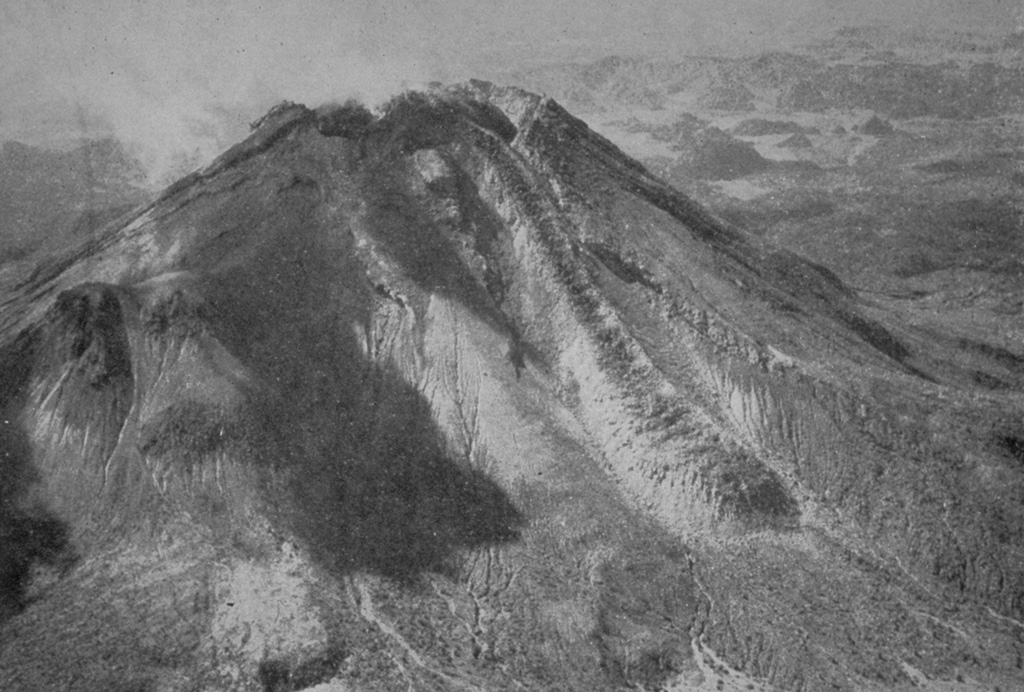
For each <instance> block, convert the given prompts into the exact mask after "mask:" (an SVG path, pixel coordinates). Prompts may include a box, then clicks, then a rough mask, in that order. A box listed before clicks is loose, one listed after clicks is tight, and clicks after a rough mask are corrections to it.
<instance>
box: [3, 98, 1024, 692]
mask: <svg viewBox="0 0 1024 692" xmlns="http://www.w3.org/2000/svg"><path fill="white" fill-rule="evenodd" d="M253 127H254V129H253V132H252V133H251V135H250V136H249V137H248V138H247V139H246V140H245V141H243V142H241V143H239V144H238V145H236V146H235V147H233V148H231V149H229V150H228V151H226V152H225V153H224V154H223V155H221V156H220V157H219V158H218V159H217V160H215V161H214V162H213V163H212V164H211V165H210V166H208V167H207V168H205V169H203V170H200V171H198V172H196V173H194V174H192V175H190V176H188V177H186V178H184V179H182V180H181V181H179V182H177V183H175V184H174V185H172V186H171V187H169V188H168V189H167V190H165V191H164V192H163V193H162V194H160V196H159V197H158V198H157V199H155V200H154V201H153V202H152V203H149V204H148V205H146V206H144V207H142V208H140V209H139V210H138V211H137V212H135V213H133V214H131V215H128V216H127V217H123V218H122V219H121V220H119V221H116V222H113V223H111V224H110V225H108V226H106V227H105V229H104V230H102V232H98V233H96V234H95V235H93V236H92V237H91V238H89V239H88V240H87V241H85V242H83V243H82V244H80V245H79V246H77V247H73V248H68V249H67V250H66V251H64V252H62V253H58V254H54V255H52V256H50V257H49V258H47V259H46V260H44V261H42V262H40V263H38V264H36V265H35V266H32V267H26V266H24V265H23V264H10V265H6V266H4V267H0V300H2V313H0V409H2V411H0V413H2V416H0V481H2V485H0V688H2V689H4V690H10V691H14V690H26V691H28V690H32V691H37V690H90V691H91V690H101V689H102V690H121V691H124V692H128V691H129V690H132V691H135V690H138V691H142V690H145V691H150V690H153V691H156V690H262V691H266V692H271V691H281V690H306V689H309V690H317V691H318V692H328V691H339V692H340V691H341V690H392V689H395V690H406V689H416V690H462V689H467V690H523V689H529V690H587V691H590V690H619V689H634V690H640V689H643V690H656V689H664V690H713V689H715V690H772V689H778V690H801V691H804V692H817V691H821V690H876V689H911V688H925V689H929V688H931V689H936V690H939V689H941V690H952V689H956V690H961V689H963V690H973V689H977V690H983V689H984V690H991V689H994V688H1000V689H1002V690H1010V689H1020V686H1021V685H1022V684H1024V670H1022V666H1024V622H1022V620H1024V451H1022V450H1024V424H1022V423H1021V420H1022V417H1021V414H1022V411H1024V399H1022V394H1021V393H1022V385H1024V358H1022V357H1021V356H1019V355H1017V354H1015V353H1013V352H1011V351H1010V350H1008V349H1007V348H1006V347H1005V345H1003V346H1000V345H997V344H990V343H987V342H984V341H973V340H970V339H965V338H963V337H962V336H953V335H946V334H942V333H936V332H925V331H923V330H921V329H918V328H915V327H912V326H909V325H908V323H907V322H906V321H904V320H901V319H900V316H899V315H898V314H895V313H892V312H890V311H889V309H888V308H885V307H884V306H883V305H881V304H878V303H875V302H872V300H871V299H870V298H868V297H865V296H864V295H861V294H860V293H858V292H857V291H855V290H854V289H852V288H850V287H848V286H846V285H844V283H843V282H841V281H840V280H839V279H838V278H836V276H834V275H833V274H832V273H830V272H829V271H828V270H826V269H824V268H822V267H820V266H818V265H815V264H813V263H811V262H809V261H807V260H804V259H802V258H800V257H798V256H797V255H794V254H792V253H790V252H788V251H785V250H782V249H779V248H777V247H775V246H772V245H770V244H768V243H766V242H764V241H762V240H760V239H758V238H756V237H752V236H749V235H747V234H746V233H745V232H742V231H740V230H737V229H735V228H732V227H730V226H729V225H727V224H725V223H723V222H721V221H720V220H718V219H717V218H715V217H713V216H712V215H711V214H709V213H708V212H706V211H704V210H703V209H702V208H700V207H699V206H698V205H697V204H696V203H694V202H693V201H692V200H690V199H689V198H688V197H686V196H685V195H684V194H682V193H680V192H678V191H677V190H675V189H673V188H671V187H670V186H668V185H667V184H665V183H663V182H661V181H660V180H659V179H657V178H656V177H654V176H652V175H651V174H650V173H649V172H648V171H647V170H646V169H645V168H644V167H643V166H641V165H640V164H638V163H636V162H635V161H633V160H631V159H629V158H628V157H627V156H625V155H624V154H622V153H621V152H620V151H619V150H618V149H617V148H616V147H614V146H613V145H612V144H611V143H609V142H608V141H607V140H605V139H603V138H602V137H600V136H598V135H597V134H595V133H593V132H592V131H590V129H589V128H588V127H587V125H586V124H584V123H583V122H582V121H580V120H578V119H576V118H574V117H573V116H571V115H570V114H569V113H567V112H566V111H565V110H564V109H562V108H561V107H560V106H559V105H558V104H557V103H555V102H554V101H552V100H551V99H549V98H544V97H540V96H536V95H533V94H530V93H527V92H524V91H521V90H518V89H514V88H506V87H497V86H494V85H491V84H487V83H482V82H470V83H468V84H465V85H461V86H456V87H449V88H437V89H435V90H432V91H428V92H424V93H407V94H404V95H402V96H399V97H396V98H395V99H393V100H392V101H391V102H390V103H389V104H388V105H387V106H386V107H385V108H384V109H383V111H382V113H381V114H379V115H375V114H371V113H370V112H369V111H367V110H365V109H364V108H362V107H361V106H359V105H357V104H352V103H349V104H346V105H343V106H329V107H321V108H318V109H316V110H311V109H309V108H306V107H304V106H300V105H295V104H282V105H280V106H278V107H276V108H275V109H273V110H272V111H271V112H269V113H268V114H267V115H266V116H265V117H264V118H263V119H261V120H260V121H258V122H257V123H254V126H253Z"/></svg>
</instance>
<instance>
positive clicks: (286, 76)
mask: <svg viewBox="0 0 1024 692" xmlns="http://www.w3.org/2000/svg"><path fill="white" fill-rule="evenodd" d="M1020 20H1021V14H1020V9H1019V7H1015V3H1013V2H1007V1H1005V0H973V1H972V2H970V3H965V2H962V1H961V0H855V1H854V2H838V0H826V1H824V2H823V1H822V0H734V1H733V2H729V3H721V2H719V0H520V2H518V3H508V2H505V0H416V1H415V2H397V1H393V2H392V1H389V0H88V2H66V1H65V0H43V1H42V2H40V0H2V1H0V93H2V94H3V99H4V100H3V102H2V103H0V139H7V138H11V139H19V140H21V141H26V142H30V143H31V142H36V143H39V142H46V143H49V144H54V143H56V142H59V141H61V140H64V141H65V142H67V141H68V140H70V139H73V138H76V137H82V136H90V137H95V136H102V135H113V136H116V137H118V138H121V139H122V140H124V141H125V142H127V143H128V144H130V145H132V146H133V147H135V148H136V149H137V152H138V154H139V155H140V156H141V157H142V159H143V160H144V162H145V164H146V165H147V167H148V169H149V170H150V171H152V172H153V173H152V177H153V178H154V182H157V181H162V180H165V179H166V178H167V177H168V176H169V175H173V174H178V173H181V172H184V170H183V169H187V168H189V167H194V166H195V165H198V164H199V163H202V162H203V161H205V160H208V159H209V158H211V157H212V156H213V155H214V154H215V153H216V152H218V151H220V150H221V149H223V148H224V147H225V146H227V145H228V144H230V143H232V142H234V141H236V140H237V139H238V138H240V137H242V136H243V135H244V134H245V133H246V131H247V126H248V123H249V121H251V120H253V119H254V118H256V117H258V116H259V115H260V114H261V113H262V112H264V111H265V110H266V109H267V108H269V107H270V106H271V105H273V104H274V103H275V102H277V101H279V100H281V99H289V100H293V101H298V102H302V103H306V104H307V105H310V106H314V105H318V104H319V103H321V102H324V101H330V100H345V99H347V98H350V97H357V98H360V99H361V100H363V101H364V102H367V103H369V104H370V105H374V104H375V103H376V102H379V101H381V100H383V99H384V98H386V97H387V96H388V95H390V94H392V93H395V92H396V91H399V90H401V89H402V88H403V87H405V86H407V85H408V86H416V85H417V84H418V83H420V82H424V81H426V80H428V79H442V80H445V81H447V80H449V79H455V78H465V77H468V76H483V77H487V76H489V75H493V74H500V71H501V68H503V67H505V68H507V67H511V66H512V63H513V62H515V61H519V62H520V63H521V64H534V63H537V62H543V61H545V60H552V59H556V60H557V59H563V60H564V59H579V60H586V59H595V58H598V57H603V56H606V55H608V54H610V53H625V54H629V53H633V54H636V53H643V54H660V55H665V54H680V53H691V54H692V53H695V52H704V51H711V52H715V51H727V52H735V51H741V52H744V51H745V52H751V51H756V50H763V49H767V48H782V47H785V46H786V45H792V44H793V43H804V42H808V41H812V40H814V39H816V38H822V37H824V36H825V35H828V34H830V33H831V32H832V31H834V30H835V29H836V28H838V27H840V26H843V25H847V24H868V23H874V24H880V25H883V26H887V27H890V28H893V27H896V28H898V27H904V28H916V29H919V30H928V31H930V30H931V29H932V28H936V27H945V28H950V29H958V30H960V29H969V28H974V29H983V30H986V29H992V28H999V27H1001V28H1002V30H1012V28H1013V27H1014V26H1017V25H1019V24H1020ZM489 68H494V69H493V70H489Z"/></svg>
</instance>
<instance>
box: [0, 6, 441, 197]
mask: <svg viewBox="0 0 1024 692" xmlns="http://www.w3.org/2000/svg"><path fill="white" fill-rule="evenodd" d="M365 26H366V18H365V12H364V11H363V10H362V9H361V8H360V7H359V6H357V3H352V2H339V1H337V0H335V1H333V2H325V1H318V2H317V1H312V0H309V1H299V2H287V3H270V2H268V3H265V4H258V3H253V2H245V1H242V0H225V1H221V2H200V1H199V0H164V1H162V2H124V1H121V0H99V1H97V0H91V1H90V2H89V3H76V4H74V5H72V4H70V3H69V4H67V5H64V4H58V3H54V2H51V3H48V4H37V3H35V2H32V0H26V1H25V2H22V3H18V2H17V1H15V2H13V3H12V2H8V3H6V4H5V6H4V7H3V9H0V60H2V63H3V65H2V67H0V90H2V93H3V94H4V97H5V98H4V100H5V103H4V104H3V105H2V106H0V107H2V111H0V138H4V139H7V138H12V139H20V140H22V141H28V142H33V143H48V144H51V145H52V144H60V143H62V142H63V143H69V142H70V141H71V140H74V139H76V138H81V137H96V136H104V135H111V136H116V137H118V138H119V139H121V140H122V141H123V142H125V143H126V144H127V145H129V146H130V147H131V148H132V149H133V151H134V152H135V153H136V154H137V155H138V156H139V157H140V158H141V159H142V161H143V163H144V164H145V166H146V167H147V170H149V171H151V177H152V179H153V182H164V181H165V180H166V178H167V177H169V176H173V175H176V174H180V173H182V172H184V170H183V169H189V168H192V167H195V166H196V165H199V164H201V163H203V162H205V161H207V160H209V159H210V158H212V157H213V156H214V155H215V154H216V153H217V152H219V151H220V150H222V149H223V148H224V147H225V146H227V145H229V144H230V143H232V142H234V141H236V140H237V139H239V138H240V137H241V136H243V135H244V134H245V133H246V132H247V130H248V123H249V122H250V121H251V120H253V119H254V118H256V117H258V116H259V115H260V114H261V113H262V112H264V111H265V110H266V109H267V108H269V107H270V106H271V105H273V104H274V103H276V102H278V101H280V100H282V99H289V100H293V101H297V102H302V103H306V104H309V105H311V106H312V105H318V104H319V103H322V102H324V101H329V100H343V99H346V98H350V97H356V98H360V99H361V100H363V101H364V102H367V103H369V104H371V105H372V104H374V103H377V102H379V101H381V100H383V99H384V98H386V97H387V96H388V95H389V94H392V93H395V92H396V91H399V90H400V89H402V88H405V87H407V86H414V85H416V84H418V83H420V82H422V81H425V80H426V72H425V69H424V67H423V65H421V64H419V63H417V62H416V60H414V59H412V58H411V57H409V55H408V54H405V55H402V54H399V53H397V52H392V53H390V54H388V53H386V52H384V53H381V52H376V53H374V51H372V50H367V48H368V47H367V45H366V41H365V38H364V33H365V31H364V27H365Z"/></svg>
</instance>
